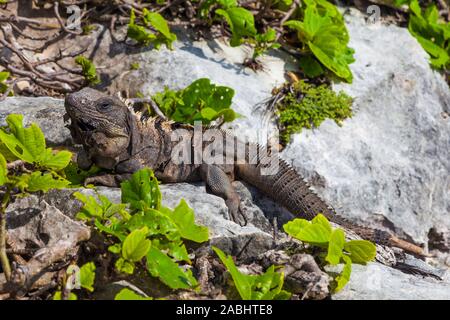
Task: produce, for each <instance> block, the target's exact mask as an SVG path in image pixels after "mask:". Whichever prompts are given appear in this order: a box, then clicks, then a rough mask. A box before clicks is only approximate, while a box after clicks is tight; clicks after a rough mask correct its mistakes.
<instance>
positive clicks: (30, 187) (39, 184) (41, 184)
mask: <svg viewBox="0 0 450 320" xmlns="http://www.w3.org/2000/svg"><path fill="white" fill-rule="evenodd" d="M16 183H17V186H18V187H20V189H21V190H22V191H24V190H25V189H26V190H27V191H29V192H36V191H44V192H47V191H48V190H50V189H63V188H66V187H67V186H68V185H69V184H70V182H69V181H67V180H66V179H63V178H61V177H54V176H53V174H51V173H44V172H41V171H34V172H32V173H31V174H28V173H25V174H22V175H21V176H19V177H17V180H16Z"/></svg>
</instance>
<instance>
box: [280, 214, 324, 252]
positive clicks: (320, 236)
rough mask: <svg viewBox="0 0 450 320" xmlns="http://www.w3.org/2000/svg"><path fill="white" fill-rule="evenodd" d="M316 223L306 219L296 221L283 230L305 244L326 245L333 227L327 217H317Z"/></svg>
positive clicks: (287, 224)
mask: <svg viewBox="0 0 450 320" xmlns="http://www.w3.org/2000/svg"><path fill="white" fill-rule="evenodd" d="M313 221H314V223H312V222H309V221H307V220H304V219H294V220H293V221H289V222H288V223H286V224H285V225H284V226H283V228H284V230H285V231H286V233H287V234H289V235H290V236H292V237H294V238H296V239H299V240H301V241H304V242H308V243H312V244H316V245H321V246H322V245H325V244H327V243H328V241H329V239H330V236H331V227H330V225H329V222H328V220H326V218H325V217H323V216H322V217H319V215H318V216H316V218H314V219H313Z"/></svg>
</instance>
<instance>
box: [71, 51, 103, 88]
mask: <svg viewBox="0 0 450 320" xmlns="http://www.w3.org/2000/svg"><path fill="white" fill-rule="evenodd" d="M75 63H76V64H78V65H80V66H81V72H82V74H83V76H84V78H85V79H86V81H87V82H88V83H89V84H91V85H96V84H99V83H100V79H99V77H98V75H97V68H95V65H94V63H93V62H92V61H91V60H89V59H88V58H86V57H83V56H78V57H76V58H75Z"/></svg>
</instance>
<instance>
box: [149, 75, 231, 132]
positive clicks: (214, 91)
mask: <svg viewBox="0 0 450 320" xmlns="http://www.w3.org/2000/svg"><path fill="white" fill-rule="evenodd" d="M233 96H234V90H233V89H231V88H229V87H225V86H216V85H214V84H212V83H211V81H210V80H209V79H206V78H202V79H198V80H196V81H194V82H193V83H191V84H190V85H189V86H188V87H186V88H185V89H182V90H179V91H174V90H170V89H168V88H165V89H164V91H163V92H160V93H157V94H155V95H154V96H153V97H152V98H153V100H154V101H155V102H156V104H157V105H158V106H159V108H160V109H161V111H162V112H163V113H164V114H165V115H166V116H167V117H168V118H170V119H172V120H174V121H177V122H183V123H191V124H192V123H194V121H202V123H203V124H209V123H210V122H211V121H214V120H216V119H218V118H220V117H222V118H223V121H224V122H231V121H233V120H234V119H236V118H237V117H238V116H239V115H238V114H237V113H236V112H234V111H233V109H231V103H232V100H233Z"/></svg>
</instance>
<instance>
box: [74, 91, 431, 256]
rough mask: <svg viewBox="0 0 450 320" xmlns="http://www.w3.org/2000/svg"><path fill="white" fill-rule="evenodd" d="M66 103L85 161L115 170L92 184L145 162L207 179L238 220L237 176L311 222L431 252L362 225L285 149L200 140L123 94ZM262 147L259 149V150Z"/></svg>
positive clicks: (84, 96)
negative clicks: (343, 213)
mask: <svg viewBox="0 0 450 320" xmlns="http://www.w3.org/2000/svg"><path fill="white" fill-rule="evenodd" d="M65 107H66V111H67V116H68V118H70V120H71V123H70V125H69V129H70V131H71V134H72V137H73V140H74V142H75V143H79V144H82V145H83V151H82V152H81V153H80V154H78V160H77V161H78V165H79V166H80V167H81V168H88V167H90V166H91V165H92V164H94V163H95V164H96V165H97V166H98V167H101V168H106V169H111V170H113V172H114V173H111V174H103V175H100V176H96V177H91V178H89V180H88V182H90V183H97V184H102V185H106V186H117V185H118V184H119V183H120V182H121V181H122V180H124V179H127V178H129V176H130V175H131V174H132V173H133V172H135V171H137V170H139V169H142V168H144V167H149V168H151V169H152V170H153V171H154V172H155V175H156V177H157V178H158V179H159V180H160V181H162V182H163V183H166V182H171V183H173V182H194V181H204V182H205V184H206V187H207V190H208V191H209V192H211V193H213V194H215V195H217V196H220V197H222V198H223V199H225V202H226V204H227V206H228V208H229V211H230V215H231V217H232V218H233V219H234V220H235V221H237V214H238V212H239V206H240V199H239V196H238V194H237V193H236V191H235V190H234V188H233V186H232V184H231V181H232V180H234V179H235V178H238V179H241V180H244V181H246V182H248V183H250V184H252V185H253V186H255V187H256V188H258V189H260V190H261V191H263V192H264V193H265V194H266V195H268V196H269V197H271V198H272V199H273V200H275V201H276V202H278V203H279V204H281V205H282V206H284V207H285V208H286V209H288V210H289V211H290V212H291V213H292V214H294V215H296V216H299V217H301V218H305V219H308V220H310V219H312V218H313V217H315V216H316V215H317V214H318V213H322V214H324V215H325V216H326V217H327V218H328V219H329V220H330V221H332V222H335V223H337V224H340V225H342V226H343V227H345V228H348V229H351V230H353V231H355V232H356V233H357V234H359V235H360V236H361V237H363V238H365V239H368V240H372V241H374V242H377V243H379V244H385V245H392V246H397V247H400V248H403V249H405V250H407V251H410V252H413V253H416V254H423V251H422V249H421V248H419V247H417V246H415V245H413V244H410V243H408V242H405V241H403V240H400V239H398V238H397V237H395V236H393V235H391V234H389V233H388V232H386V231H381V230H376V229H371V228H367V227H361V226H357V225H355V224H353V223H351V222H349V221H348V220H346V219H344V218H342V217H340V216H338V215H337V214H336V212H335V211H334V209H333V208H331V207H330V206H328V205H327V204H326V203H325V202H324V201H323V200H322V199H321V198H320V197H319V196H318V195H317V194H316V193H314V192H313V191H312V190H311V189H310V187H309V185H308V183H307V182H306V181H305V180H304V179H303V178H302V177H301V175H300V174H299V173H298V172H297V171H295V170H294V169H293V168H292V167H291V166H290V165H289V164H287V163H286V162H285V161H283V160H282V159H281V158H279V157H278V155H276V154H271V153H270V152H268V151H267V150H266V149H265V148H262V147H259V146H255V145H252V144H246V143H243V142H240V141H239V140H238V139H237V138H236V137H234V136H232V135H231V134H229V133H227V132H225V131H222V130H218V129H216V131H214V134H213V136H214V135H215V139H212V138H211V137H209V139H210V140H208V139H205V137H203V140H198V137H197V136H196V134H194V132H195V131H194V127H193V126H190V125H184V124H179V123H174V122H168V121H164V120H163V119H161V118H148V119H146V118H145V117H143V116H142V115H141V114H139V113H135V112H134V111H133V110H132V109H131V108H129V107H128V106H127V105H126V104H125V103H124V102H122V101H121V100H120V99H118V98H116V97H112V96H108V95H106V94H104V93H101V92H99V91H96V90H94V89H91V88H84V89H82V90H81V91H79V92H76V93H72V94H69V95H68V96H67V97H66V100H65ZM200 131H201V130H200ZM217 132H219V135H217ZM204 133H205V134H207V133H206V132H204ZM204 140H206V142H205V141H204ZM230 141H231V143H230ZM227 142H228V143H227ZM213 143H218V145H219V146H220V145H221V143H222V148H217V149H218V150H219V153H220V154H217V151H216V149H215V148H214V146H217V145H213ZM200 146H201V147H200ZM225 146H227V147H225ZM199 148H200V149H199ZM252 148H253V149H252ZM255 149H256V153H255V152H251V150H255ZM210 150H214V151H216V154H214V152H212V153H213V154H214V156H218V157H217V159H219V160H220V159H221V158H222V159H226V160H224V161H222V162H220V161H216V162H211V160H210V159H209V158H208V159H209V160H208V159H206V160H205V159H203V158H202V157H200V161H198V158H196V157H197V156H199V153H202V152H203V153H205V151H210ZM242 150H244V152H242ZM179 151H180V152H181V151H184V152H185V153H186V152H187V156H186V154H185V155H184V158H183V159H184V163H183V162H182V161H181V163H180V159H179V157H176V156H174V155H179V154H180V152H179ZM181 153H182V152H181ZM203 153H202V154H203ZM206 153H207V154H209V153H208V152H206ZM239 155H240V156H239ZM242 155H243V156H242ZM214 159H216V158H214ZM196 160H197V161H196ZM225 161H226V163H225V164H223V162H225ZM272 161H274V162H273V163H275V165H272V164H273V163H272Z"/></svg>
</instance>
